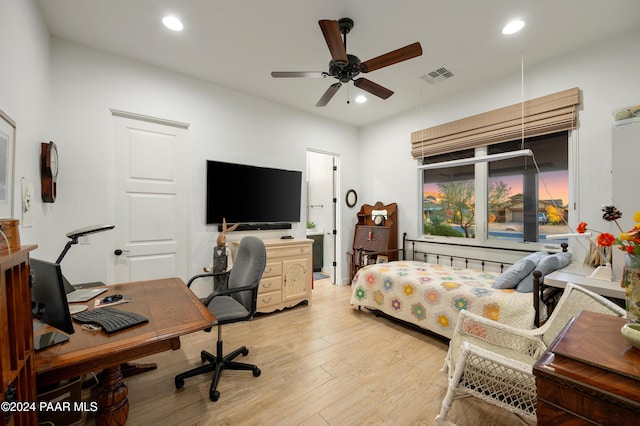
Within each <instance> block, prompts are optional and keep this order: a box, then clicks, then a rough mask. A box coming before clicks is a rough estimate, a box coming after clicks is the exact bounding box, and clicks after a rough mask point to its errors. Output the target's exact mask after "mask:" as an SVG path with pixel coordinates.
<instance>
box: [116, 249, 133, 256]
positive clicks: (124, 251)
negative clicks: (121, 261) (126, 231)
mask: <svg viewBox="0 0 640 426" xmlns="http://www.w3.org/2000/svg"><path fill="white" fill-rule="evenodd" d="M122 253H129V250H121V249H115V250H114V251H113V254H115V255H116V256H120V255H121V254H122Z"/></svg>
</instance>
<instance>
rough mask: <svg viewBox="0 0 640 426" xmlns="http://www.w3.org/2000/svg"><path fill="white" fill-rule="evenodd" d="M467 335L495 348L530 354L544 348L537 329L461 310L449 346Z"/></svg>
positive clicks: (534, 354) (536, 354) (532, 354)
mask: <svg viewBox="0 0 640 426" xmlns="http://www.w3.org/2000/svg"><path fill="white" fill-rule="evenodd" d="M468 337H470V338H472V339H477V340H478V341H483V342H487V343H489V344H491V345H493V346H495V347H496V348H505V349H511V350H515V351H518V352H521V353H524V354H527V355H530V356H538V355H539V354H540V353H541V352H543V351H544V350H545V349H546V345H545V344H544V342H543V341H542V333H541V332H540V331H539V329H533V330H524V329H521V328H516V327H512V326H510V325H508V324H502V323H499V322H496V321H494V320H490V319H488V318H485V317H482V316H480V315H477V314H474V313H473V312H469V311H467V310H462V311H460V314H459V316H458V321H457V323H456V328H455V330H454V332H453V336H452V338H451V346H454V345H461V344H462V342H464V341H465V339H466V338H468Z"/></svg>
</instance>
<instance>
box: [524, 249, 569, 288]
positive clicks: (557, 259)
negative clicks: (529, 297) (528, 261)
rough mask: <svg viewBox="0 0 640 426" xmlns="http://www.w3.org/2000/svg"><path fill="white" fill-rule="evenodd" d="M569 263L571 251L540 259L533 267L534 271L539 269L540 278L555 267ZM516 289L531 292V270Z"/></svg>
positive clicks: (561, 266)
mask: <svg viewBox="0 0 640 426" xmlns="http://www.w3.org/2000/svg"><path fill="white" fill-rule="evenodd" d="M570 263H571V253H569V252H563V253H556V254H552V255H550V256H547V257H545V258H544V259H542V260H541V261H540V262H539V263H538V265H537V266H536V267H535V268H534V271H540V272H541V273H542V276H541V277H540V278H541V279H542V278H543V277H544V276H545V275H547V274H550V273H552V272H553V271H555V270H556V269H560V268H564V267H565V266H567V265H568V264H570ZM517 290H518V291H519V292H520V293H531V292H532V291H533V271H531V273H530V274H529V275H527V276H526V277H525V278H524V279H523V280H522V281H520V284H518V288H517Z"/></svg>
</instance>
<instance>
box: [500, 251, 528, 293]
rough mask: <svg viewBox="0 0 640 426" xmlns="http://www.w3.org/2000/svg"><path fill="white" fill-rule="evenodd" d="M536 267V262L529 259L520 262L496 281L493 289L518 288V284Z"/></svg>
mask: <svg viewBox="0 0 640 426" xmlns="http://www.w3.org/2000/svg"><path fill="white" fill-rule="evenodd" d="M535 267H536V262H535V261H533V260H531V259H527V258H526V257H525V258H524V259H520V260H518V261H517V262H516V263H514V264H513V265H511V266H509V267H508V268H507V270H506V271H504V272H503V273H502V274H500V276H499V277H498V278H496V280H495V281H494V282H493V285H492V287H493V288H500V289H504V288H516V287H517V286H518V283H519V282H520V281H521V280H522V279H523V278H524V277H526V276H527V275H529V274H530V273H531V271H533V269H534V268H535Z"/></svg>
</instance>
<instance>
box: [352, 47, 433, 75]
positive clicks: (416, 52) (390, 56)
mask: <svg viewBox="0 0 640 426" xmlns="http://www.w3.org/2000/svg"><path fill="white" fill-rule="evenodd" d="M420 55H422V46H420V43H419V42H415V43H413V44H410V45H408V46H405V47H401V48H400V49H396V50H394V51H391V52H389V53H385V54H384V55H380V56H376V57H375V58H373V59H369V60H368V61H365V62H363V63H362V64H360V72H371V71H374V70H377V69H380V68H384V67H388V66H389V65H393V64H397V63H398V62H402V61H406V60H407V59H412V58H415V57H417V56H420Z"/></svg>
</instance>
